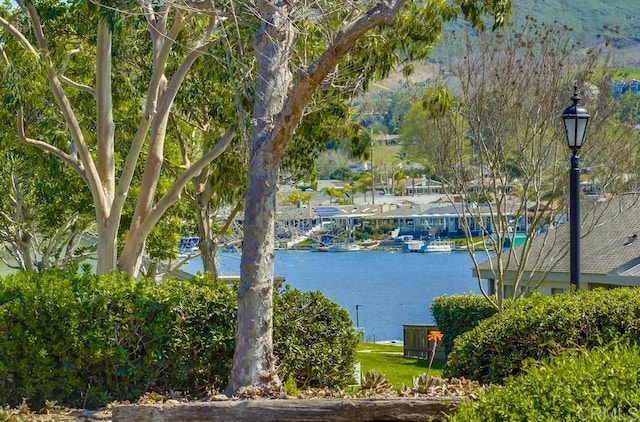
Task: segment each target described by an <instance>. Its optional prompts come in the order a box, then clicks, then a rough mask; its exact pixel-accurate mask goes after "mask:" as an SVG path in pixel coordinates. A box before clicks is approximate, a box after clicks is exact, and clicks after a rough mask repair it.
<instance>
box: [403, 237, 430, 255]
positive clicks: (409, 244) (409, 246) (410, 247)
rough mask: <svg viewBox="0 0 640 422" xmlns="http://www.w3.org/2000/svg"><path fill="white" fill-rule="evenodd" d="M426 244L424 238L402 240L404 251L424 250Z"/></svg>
mask: <svg viewBox="0 0 640 422" xmlns="http://www.w3.org/2000/svg"><path fill="white" fill-rule="evenodd" d="M424 251H425V245H424V241H422V240H406V241H404V242H402V252H424Z"/></svg>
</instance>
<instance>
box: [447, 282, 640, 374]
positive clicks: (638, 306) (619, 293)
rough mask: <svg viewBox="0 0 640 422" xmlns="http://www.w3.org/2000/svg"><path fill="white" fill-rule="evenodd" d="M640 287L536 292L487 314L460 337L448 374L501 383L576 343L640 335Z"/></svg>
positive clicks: (589, 345)
mask: <svg viewBox="0 0 640 422" xmlns="http://www.w3.org/2000/svg"><path fill="white" fill-rule="evenodd" d="M639 333H640V290H638V289H636V288H619V289H614V290H597V291H591V292H583V291H580V292H577V293H575V294H565V295H553V296H544V295H542V294H539V293H535V294H533V295H532V296H530V297H528V298H526V299H522V300H518V301H515V302H514V303H513V304H512V305H511V307H510V308H508V309H506V310H504V311H502V312H500V313H498V314H496V315H494V316H493V317H491V318H488V319H485V320H483V321H482V322H480V324H478V326H477V327H476V328H474V329H473V330H471V331H468V332H466V333H464V334H462V335H461V336H460V337H458V338H457V339H456V341H455V344H454V348H453V351H452V352H451V353H450V354H449V356H448V360H447V364H446V366H445V369H444V376H449V377H451V376H455V377H466V378H470V379H473V380H477V381H480V382H484V383H501V382H502V381H503V380H504V378H506V377H508V376H515V375H518V374H520V372H521V370H522V362H523V361H526V360H527V359H536V360H539V359H543V358H545V357H547V356H551V355H554V354H556V353H558V352H559V351H561V350H563V349H567V348H573V347H576V346H583V347H586V348H593V347H596V346H600V345H603V344H608V343H610V342H611V341H613V340H616V339H619V338H629V339H630V340H632V341H637V340H638V338H639V337H638V335H639Z"/></svg>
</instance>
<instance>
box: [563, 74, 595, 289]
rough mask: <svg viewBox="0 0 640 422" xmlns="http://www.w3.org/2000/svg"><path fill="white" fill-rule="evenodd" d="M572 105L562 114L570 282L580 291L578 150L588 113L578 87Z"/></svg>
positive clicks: (575, 87) (574, 92)
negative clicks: (567, 160)
mask: <svg viewBox="0 0 640 422" xmlns="http://www.w3.org/2000/svg"><path fill="white" fill-rule="evenodd" d="M571 101H573V104H572V105H570V106H569V107H567V108H566V109H565V110H564V111H563V112H562V122H563V123H564V130H565V134H566V135H567V144H568V145H569V149H570V150H571V170H569V198H570V199H569V229H570V232H571V233H570V238H569V243H570V257H569V259H570V263H569V266H570V270H569V271H570V274H569V277H570V279H569V280H570V282H571V285H572V286H575V288H576V290H578V289H580V166H579V161H578V150H579V149H580V147H581V146H582V142H583V141H584V134H585V133H586V131H587V123H589V117H590V116H589V112H587V109H586V108H584V107H583V106H581V105H580V104H579V103H580V96H579V95H578V86H577V85H574V87H573V96H572V97H571Z"/></svg>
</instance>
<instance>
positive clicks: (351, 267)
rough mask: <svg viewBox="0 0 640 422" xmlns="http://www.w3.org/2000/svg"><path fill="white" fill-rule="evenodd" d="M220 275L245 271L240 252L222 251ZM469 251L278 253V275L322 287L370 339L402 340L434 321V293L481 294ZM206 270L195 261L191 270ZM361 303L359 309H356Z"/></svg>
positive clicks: (310, 287) (306, 287)
mask: <svg viewBox="0 0 640 422" xmlns="http://www.w3.org/2000/svg"><path fill="white" fill-rule="evenodd" d="M219 265H220V274H222V275H236V274H239V273H240V254H236V253H222V254H221V255H220V264H219ZM471 266H472V262H471V258H470V257H469V255H468V254H467V253H466V252H453V253H443V254H429V253H426V254H424V253H422V254H413V253H401V252H389V251H361V252H342V253H339V252H335V253H330V252H328V253H320V252H311V251H277V252H276V265H275V275H276V276H283V277H286V283H287V284H289V285H291V287H293V288H296V289H300V290H302V291H321V292H322V293H323V294H324V295H325V296H327V297H328V298H330V299H331V300H333V301H334V302H336V303H338V304H340V305H341V306H342V307H343V308H344V309H346V310H347V311H348V312H349V314H350V315H351V318H352V319H353V323H354V325H356V323H358V324H359V326H360V327H362V328H364V332H365V339H366V340H367V341H381V340H402V324H429V323H433V318H432V316H431V312H430V309H429V307H430V306H431V301H432V299H433V298H434V297H437V296H442V295H445V294H446V295H452V294H461V293H479V292H480V290H479V288H478V283H477V280H476V279H474V278H473V277H472V276H471ZM198 270H202V262H201V261H200V260H199V259H198V260H194V261H193V262H192V263H191V264H190V266H189V267H188V268H187V271H189V272H192V273H195V272H196V271H198ZM356 305H358V306H357V311H356Z"/></svg>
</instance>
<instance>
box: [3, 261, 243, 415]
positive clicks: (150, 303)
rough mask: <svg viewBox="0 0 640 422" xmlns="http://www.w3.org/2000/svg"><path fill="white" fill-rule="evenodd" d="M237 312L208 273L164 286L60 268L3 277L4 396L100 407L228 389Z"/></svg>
mask: <svg viewBox="0 0 640 422" xmlns="http://www.w3.org/2000/svg"><path fill="white" fill-rule="evenodd" d="M235 312H236V294H235V291H234V290H233V289H231V288H228V287H226V286H221V285H216V284H214V283H212V282H211V281H207V280H205V279H192V280H187V281H177V280H174V281H170V282H167V283H164V284H162V285H160V286H156V285H155V284H154V283H153V282H152V281H148V280H132V279H130V278H129V277H127V276H126V275H125V274H117V273H114V274H111V275H106V276H101V277H97V276H95V275H90V274H82V275H81V274H75V273H72V272H60V271H47V272H42V273H16V274H14V275H11V276H9V277H6V278H4V279H0V344H2V348H1V349H0V402H3V403H8V404H13V405H16V404H19V403H20V402H21V401H22V398H23V397H27V398H29V401H30V402H31V403H34V404H36V405H38V404H41V403H42V402H43V401H44V400H57V401H58V402H59V403H64V404H65V405H69V406H80V407H85V406H86V407H97V406H102V405H104V404H106V403H108V402H110V401H112V400H132V399H135V398H137V397H139V396H140V395H141V394H142V393H144V392H146V391H154V390H157V389H167V390H168V389H169V388H171V389H173V390H179V391H183V392H184V393H185V394H199V393H201V392H202V391H203V390H204V389H205V388H219V389H222V388H224V386H225V383H226V381H227V378H228V372H229V368H230V361H231V359H232V357H233V333H234V327H235Z"/></svg>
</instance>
